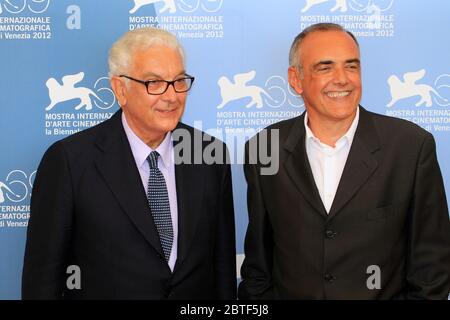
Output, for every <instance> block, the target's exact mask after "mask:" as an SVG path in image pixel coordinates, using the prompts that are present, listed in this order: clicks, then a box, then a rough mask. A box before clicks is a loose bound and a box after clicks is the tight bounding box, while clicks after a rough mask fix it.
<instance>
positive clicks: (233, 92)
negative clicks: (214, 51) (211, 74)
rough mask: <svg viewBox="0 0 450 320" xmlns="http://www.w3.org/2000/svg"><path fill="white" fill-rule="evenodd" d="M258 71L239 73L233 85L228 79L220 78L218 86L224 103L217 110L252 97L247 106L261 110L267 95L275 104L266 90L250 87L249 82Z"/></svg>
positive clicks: (234, 78)
mask: <svg viewBox="0 0 450 320" xmlns="http://www.w3.org/2000/svg"><path fill="white" fill-rule="evenodd" d="M255 75H256V71H254V70H252V71H250V72H246V73H238V74H236V75H235V76H234V77H233V80H234V83H232V82H231V81H230V80H229V79H228V78H227V77H220V78H219V80H218V81H217V84H218V85H219V87H220V95H221V97H222V102H221V103H220V104H219V105H218V106H217V109H222V108H223V107H224V106H225V105H226V104H227V103H229V102H231V101H234V100H238V99H242V98H247V97H250V98H251V101H250V102H249V103H248V104H247V105H246V106H245V107H246V108H250V107H252V106H253V105H254V106H256V108H261V107H262V106H263V98H262V96H263V95H265V96H266V97H268V98H269V99H270V100H272V101H273V102H276V103H278V101H275V100H274V99H273V98H272V97H271V96H270V95H269V94H268V93H267V92H266V91H265V90H264V89H262V88H260V87H258V86H248V85H247V82H249V81H251V80H253V79H254V78H255Z"/></svg>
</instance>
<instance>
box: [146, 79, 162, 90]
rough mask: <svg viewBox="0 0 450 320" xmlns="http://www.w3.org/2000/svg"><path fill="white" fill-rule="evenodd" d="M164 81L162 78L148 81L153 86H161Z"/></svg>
mask: <svg viewBox="0 0 450 320" xmlns="http://www.w3.org/2000/svg"><path fill="white" fill-rule="evenodd" d="M162 83H163V81H161V80H150V81H148V86H149V87H151V88H156V87H159V86H161V84H162Z"/></svg>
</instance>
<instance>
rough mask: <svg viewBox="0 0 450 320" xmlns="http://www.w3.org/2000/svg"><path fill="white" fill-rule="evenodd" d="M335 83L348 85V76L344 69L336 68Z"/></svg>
mask: <svg viewBox="0 0 450 320" xmlns="http://www.w3.org/2000/svg"><path fill="white" fill-rule="evenodd" d="M334 82H335V83H336V84H339V85H346V84H347V83H348V76H347V73H346V72H345V69H344V68H336V71H335V77H334Z"/></svg>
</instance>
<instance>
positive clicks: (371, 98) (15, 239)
mask: <svg viewBox="0 0 450 320" xmlns="http://www.w3.org/2000/svg"><path fill="white" fill-rule="evenodd" d="M449 13H450V2H448V1H442V0H429V1H422V0H408V1H406V0H285V1H269V0H251V1H250V0H248V1H238V0H159V1H158V0H114V1H106V0H97V1H93V0H0V63H1V67H0V71H1V76H0V92H1V98H0V132H1V134H0V146H1V149H0V150H1V151H0V299H18V298H20V286H21V272H22V262H23V252H24V245H25V238H26V227H27V221H28V218H29V212H30V210H29V201H30V195H31V188H32V184H33V180H34V175H35V171H36V169H37V166H38V163H39V160H40V159H41V157H42V154H43V152H44V151H45V150H46V148H47V147H48V146H49V145H50V144H51V143H53V142H54V141H56V140H59V139H62V138H64V137H65V136H67V135H69V134H71V133H74V132H76V131H79V130H83V129H85V128H88V127H90V126H92V125H95V124H97V123H99V122H101V121H103V120H105V119H107V118H109V117H110V116H111V115H112V114H113V113H114V112H115V111H116V110H117V109H118V106H117V102H116V101H115V98H114V96H113V94H112V91H111V89H110V87H109V81H108V78H107V73H108V67H107V56H108V50H109V48H110V46H111V45H112V43H113V42H114V41H115V40H116V39H118V38H119V37H120V36H121V35H122V34H123V33H124V32H126V31H127V30H131V29H135V28H140V27H145V26H158V27H160V28H164V29H167V30H169V31H171V32H173V33H174V34H176V35H177V36H178V37H179V39H180V40H181V42H182V44H183V45H184V47H185V49H186V52H187V70H188V73H189V74H192V75H194V76H195V77H196V81H195V84H194V88H193V89H192V90H191V92H190V94H189V97H188V103H187V108H186V113H185V115H184V117H183V121H184V122H186V123H188V124H191V125H194V126H195V127H197V128H200V129H203V130H205V131H208V132H210V133H212V134H214V135H216V136H218V137H219V138H221V139H222V140H224V141H225V142H227V144H228V147H229V149H230V152H231V155H232V159H233V160H234V164H233V188H234V200H235V209H236V223H237V226H236V227H237V234H236V237H237V238H236V240H237V252H238V262H240V261H242V257H243V255H242V253H243V240H244V235H245V229H246V226H247V209H246V184H245V180H244V177H243V172H242V165H241V164H240V163H241V162H242V146H243V143H244V141H245V140H246V139H248V138H249V137H250V136H252V135H253V134H255V133H256V131H257V130H259V129H261V128H262V127H265V126H267V125H269V124H271V123H273V122H276V121H280V120H282V119H285V118H290V117H294V116H296V115H298V114H300V113H301V112H303V103H302V101H301V99H299V98H298V97H297V96H296V95H295V94H293V92H292V91H291V90H290V88H289V86H288V84H287V72H286V70H287V67H288V51H289V47H290V44H291V42H292V40H293V38H294V36H295V35H297V34H298V33H299V32H300V31H301V30H302V29H304V28H305V27H307V26H308V25H310V24H313V23H316V22H336V23H340V24H342V25H343V26H344V27H346V28H347V29H349V30H351V31H353V32H354V33H355V35H356V36H357V37H358V40H359V42H360V45H361V55H362V69H363V86H364V90H363V98H362V105H363V106H364V107H365V108H367V109H369V110H371V111H374V112H378V113H381V114H387V115H392V116H396V117H400V118H404V119H408V120H410V121H413V122H415V123H417V124H419V125H420V126H422V127H424V128H425V129H426V130H428V131H430V132H431V133H433V135H434V136H435V138H436V141H437V147H438V157H439V161H440V165H441V170H442V172H443V176H444V180H445V181H444V182H445V186H446V190H447V194H449V192H450V153H449V151H448V146H449V145H450V59H449V52H450V41H449V37H448V31H449V30H450V19H449ZM227 82H232V83H235V88H237V89H239V88H241V89H242V88H247V89H248V90H234V91H232V92H231V93H230V92H228V91H227V90H223V88H224V87H225V86H224V84H226V83H227ZM242 92H246V93H245V94H244V93H242Z"/></svg>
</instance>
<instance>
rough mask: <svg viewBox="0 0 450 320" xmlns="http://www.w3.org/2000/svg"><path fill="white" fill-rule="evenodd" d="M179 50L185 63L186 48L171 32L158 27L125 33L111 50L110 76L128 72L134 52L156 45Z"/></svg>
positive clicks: (109, 58) (109, 60)
mask: <svg viewBox="0 0 450 320" xmlns="http://www.w3.org/2000/svg"><path fill="white" fill-rule="evenodd" d="M160 45H162V46H166V47H169V48H173V49H175V50H178V52H179V53H180V55H181V58H182V60H183V63H184V50H183V47H182V46H181V44H180V43H179V41H178V40H177V38H176V37H175V36H174V35H173V34H172V33H170V32H168V31H166V30H162V29H158V28H140V29H135V30H132V31H128V32H127V33H125V34H124V35H123V36H122V37H121V38H120V39H119V40H117V41H116V42H115V43H114V44H113V46H112V47H111V49H110V50H109V57H108V64H109V77H110V78H111V77H112V76H115V75H120V74H124V73H127V71H128V68H129V66H130V62H131V59H132V57H133V54H134V53H135V52H136V51H140V50H145V49H148V48H150V47H154V46H160Z"/></svg>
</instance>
